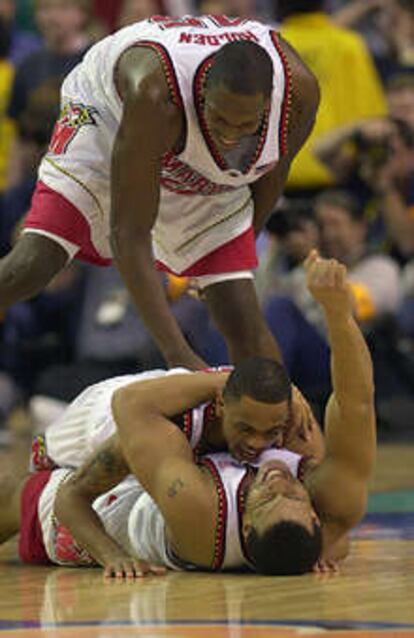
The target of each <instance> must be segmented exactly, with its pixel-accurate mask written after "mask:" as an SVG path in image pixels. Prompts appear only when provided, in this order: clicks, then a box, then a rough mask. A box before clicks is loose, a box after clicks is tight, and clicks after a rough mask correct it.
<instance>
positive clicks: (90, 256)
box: [23, 181, 257, 288]
mask: <svg viewBox="0 0 414 638" xmlns="http://www.w3.org/2000/svg"><path fill="white" fill-rule="evenodd" d="M23 232H26V233H27V232H32V233H38V234H41V235H44V236H46V237H49V238H50V239H53V240H54V241H56V242H57V243H58V244H60V245H61V246H62V248H63V249H64V250H65V251H66V252H67V253H68V259H73V258H76V259H81V260H84V261H87V262H90V263H93V264H97V265H99V266H109V265H110V264H111V263H112V258H111V257H108V256H104V255H103V254H102V252H103V251H99V250H98V248H97V246H96V243H95V242H94V240H93V233H92V230H91V225H90V223H89V222H88V220H87V219H86V217H85V216H84V215H83V214H82V212H81V211H80V210H79V209H78V208H76V206H74V205H73V204H72V203H71V202H70V201H69V200H68V199H66V198H65V197H64V195H62V194H61V193H58V192H57V191H54V190H53V189H51V188H50V187H49V186H47V185H46V184H44V183H43V182H41V181H39V182H38V184H37V187H36V191H35V193H34V195H33V199H32V206H31V209H30V211H29V213H28V215H27V217H26V219H25V226H24V230H23ZM104 254H105V255H108V251H104ZM155 265H156V267H157V269H158V270H162V271H165V272H170V273H173V274H176V275H180V276H184V277H191V278H193V279H194V280H195V283H196V284H197V285H198V286H199V287H201V288H202V287H204V286H207V285H209V284H211V283H214V282H217V281H225V280H230V279H240V278H243V279H251V278H252V276H253V275H252V272H251V271H252V270H253V269H254V268H255V267H256V266H257V257H256V246H255V237H254V231H253V227H252V226H249V227H248V229H247V230H246V231H244V232H243V233H242V234H241V235H239V236H237V237H236V238H234V239H232V240H230V241H228V242H225V243H223V244H222V245H221V246H219V247H218V248H216V249H215V250H213V251H211V252H209V253H208V254H206V255H203V256H202V257H201V258H200V259H198V260H197V261H196V262H194V263H193V264H192V265H191V266H189V267H188V268H185V269H184V270H182V271H181V272H177V270H174V268H172V267H170V266H169V265H168V263H165V261H161V260H159V259H157V260H156V261H155Z"/></svg>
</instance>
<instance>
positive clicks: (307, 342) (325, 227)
mask: <svg viewBox="0 0 414 638" xmlns="http://www.w3.org/2000/svg"><path fill="white" fill-rule="evenodd" d="M309 208H310V207H309V204H308V205H307V206H306V205H302V207H301V208H299V207H298V201H297V200H293V201H291V202H290V203H289V204H287V205H285V208H284V209H283V208H282V210H281V211H279V212H277V213H276V214H275V216H274V218H273V219H272V218H271V220H270V221H269V222H268V229H269V230H270V231H271V233H272V234H273V263H272V262H271V261H270V262H269V263H268V264H267V272H265V280H266V287H265V288H264V291H265V294H264V295H263V294H262V303H263V306H264V313H265V316H266V319H267V322H268V324H269V326H270V328H271V330H272V332H273V334H274V335H275V336H276V338H277V340H278V342H279V344H280V347H281V350H282V353H283V357H284V361H285V363H286V366H287V367H288V370H289V373H290V374H291V376H292V378H293V380H294V382H295V383H301V384H303V391H304V393H305V395H306V396H307V397H308V398H309V399H310V400H311V401H313V402H317V403H318V404H320V403H323V399H324V397H325V396H326V393H327V391H328V390H329V351H328V342H327V335H326V325H325V322H324V319H323V315H322V313H321V312H320V309H319V307H318V306H317V304H315V303H314V300H313V299H312V297H311V295H309V292H308V291H307V288H306V281H305V273H304V270H303V268H302V265H301V263H300V261H301V260H303V257H304V256H305V255H306V254H307V251H308V250H309V249H311V248H315V247H318V246H319V247H320V251H321V254H322V255H323V256H324V257H326V258H333V259H337V260H338V261H340V262H341V263H343V264H345V265H346V266H347V269H348V273H349V281H350V286H351V291H352V293H353V295H354V303H355V315H356V318H357V320H358V322H359V323H360V326H361V328H362V330H363V331H364V333H365V334H366V335H372V334H377V332H375V331H376V330H377V326H380V325H381V323H382V322H383V321H385V320H387V321H388V317H389V316H390V315H391V316H392V317H395V316H396V315H397V313H398V311H399V307H400V303H401V295H402V290H401V280H400V269H399V267H398V265H397V264H396V263H395V261H394V260H393V259H392V258H391V257H389V256H387V255H383V254H380V253H374V252H371V251H370V250H369V248H368V245H367V241H366V236H367V223H366V221H365V220H364V217H363V211H362V210H361V208H360V207H359V205H358V202H357V201H356V200H354V199H353V198H352V197H351V196H350V195H349V194H348V193H346V192H343V191H329V190H328V191H325V192H324V193H322V194H320V195H319V196H318V197H317V198H316V199H315V201H314V213H313V214H314V218H313V216H312V211H310V210H309ZM278 216H280V217H279V219H278ZM316 224H317V225H316ZM275 244H276V245H277V246H278V248H277V250H275V247H274V246H275ZM275 255H277V257H276V258H275ZM281 255H284V257H285V268H284V269H283V268H280V263H281ZM286 257H288V261H289V262H290V268H288V269H286ZM265 263H266V262H265V261H264V260H263V259H262V263H261V266H260V267H259V275H261V276H262V277H263V270H264V269H265V267H266V266H265ZM278 267H279V271H278V270H277V269H278ZM261 271H262V272H261ZM262 285H263V283H262ZM374 358H375V357H374ZM375 361H376V363H377V364H378V367H379V366H381V370H383V364H384V362H383V361H382V360H377V358H375ZM386 365H388V362H386ZM384 377H386V375H384ZM301 387H302V386H301Z"/></svg>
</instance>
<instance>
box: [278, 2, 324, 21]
mask: <svg viewBox="0 0 414 638" xmlns="http://www.w3.org/2000/svg"><path fill="white" fill-rule="evenodd" d="M324 9H325V0H278V2H277V7H276V19H277V20H284V19H285V18H287V17H289V16H290V15H293V14H295V13H313V12H314V11H323V10H324Z"/></svg>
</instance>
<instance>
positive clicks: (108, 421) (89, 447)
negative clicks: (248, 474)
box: [45, 368, 202, 468]
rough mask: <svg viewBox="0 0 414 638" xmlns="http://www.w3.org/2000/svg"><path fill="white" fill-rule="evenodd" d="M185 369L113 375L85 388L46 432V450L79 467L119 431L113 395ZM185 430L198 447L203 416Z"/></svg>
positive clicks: (62, 462)
mask: <svg viewBox="0 0 414 638" xmlns="http://www.w3.org/2000/svg"><path fill="white" fill-rule="evenodd" d="M189 373H190V372H189V370H187V369H185V368H172V369H171V370H161V369H160V370H150V371H148V372H139V373H137V374H127V375H122V376H119V377H112V378H110V379H106V380H105V381H101V382H99V383H95V384H94V385H91V386H89V387H88V388H86V390H84V391H83V392H82V393H81V394H80V395H79V396H78V397H76V399H74V401H72V403H70V404H69V406H68V407H67V408H66V409H65V410H64V412H63V413H62V414H61V416H60V417H59V418H58V419H57V420H56V421H54V422H53V423H52V424H51V425H50V426H49V427H48V429H47V430H46V432H45V442H46V453H47V455H48V457H49V458H50V459H51V460H52V461H53V462H54V463H55V464H56V465H58V466H60V467H71V468H76V467H79V466H80V465H82V463H84V461H85V460H86V459H87V458H88V457H89V456H90V455H91V454H92V453H93V452H94V451H95V450H96V448H97V447H98V446H99V445H100V444H101V443H103V442H104V441H106V440H107V439H109V437H111V436H112V435H113V434H115V432H116V424H115V421H114V417H113V414H112V407H111V403H112V396H113V394H114V392H115V391H116V390H118V389H119V388H122V387H124V386H127V385H130V384H131V383H136V382H137V381H147V380H149V379H155V378H157V377H163V376H170V375H174V374H189ZM187 421H188V426H186V428H185V433H186V434H187V433H188V439H189V441H190V443H192V445H193V447H195V446H196V445H197V443H198V441H199V438H200V436H201V431H202V428H200V425H199V424H200V418H197V417H195V418H194V419H187Z"/></svg>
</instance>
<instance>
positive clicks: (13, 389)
mask: <svg viewBox="0 0 414 638" xmlns="http://www.w3.org/2000/svg"><path fill="white" fill-rule="evenodd" d="M58 112H59V83H58V82H57V80H56V79H52V80H49V81H46V82H45V83H44V84H42V85H41V86H40V87H38V88H37V89H36V90H34V91H33V92H32V93H31V94H30V96H29V99H28V103H27V105H26V108H25V109H24V110H23V112H22V113H21V114H20V116H19V120H18V123H17V131H18V138H19V151H20V153H21V166H22V180H21V181H20V182H19V183H18V184H16V186H15V187H13V188H11V189H8V190H7V191H5V193H4V194H3V195H2V196H1V197H0V255H3V254H5V253H7V252H8V251H9V250H10V247H11V246H12V244H13V238H14V237H15V236H16V234H17V233H18V232H19V226H20V222H21V221H22V219H23V217H24V215H25V214H26V212H27V211H28V209H29V207H30V201H31V197H32V193H33V189H34V186H35V183H36V175H37V168H38V165H39V162H40V159H41V157H42V156H43V154H44V152H45V150H46V148H47V145H48V143H49V139H50V136H51V133H52V130H53V126H54V123H55V120H56V117H57V114H58ZM78 286H80V270H79V269H78V268H77V267H75V268H74V267H70V268H69V270H68V271H64V272H63V273H62V277H58V278H56V279H55V281H54V282H53V283H52V284H51V286H50V287H49V288H48V290H47V291H45V292H44V293H42V294H41V295H39V296H38V297H36V298H35V299H33V300H32V301H30V302H23V303H21V304H17V305H16V306H15V307H13V309H11V310H10V312H8V313H7V314H6V317H5V318H4V320H3V322H2V323H1V341H0V421H1V420H7V419H8V418H9V416H10V415H11V414H13V421H16V422H19V428H20V427H21V428H24V427H26V425H27V420H26V419H25V418H19V419H16V418H15V415H16V414H17V413H19V414H20V416H22V417H23V415H24V411H20V408H17V409H16V410H15V408H16V406H20V405H21V402H24V400H26V399H27V398H28V396H29V395H30V393H31V388H32V384H34V383H35V381H36V376H37V374H40V372H41V370H42V369H43V368H44V367H47V366H48V365H49V364H50V362H51V359H53V357H58V358H59V359H61V360H62V359H64V358H66V359H67V358H68V357H69V356H70V353H71V348H72V342H73V339H74V336H73V332H74V326H75V324H74V321H75V320H76V314H75V313H73V312H72V308H73V305H76V303H77V301H78V300H77V290H78Z"/></svg>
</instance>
